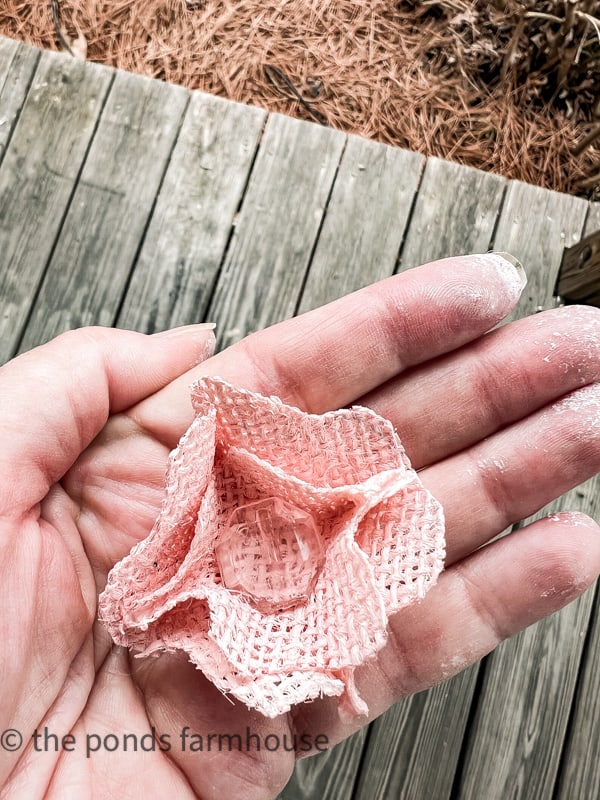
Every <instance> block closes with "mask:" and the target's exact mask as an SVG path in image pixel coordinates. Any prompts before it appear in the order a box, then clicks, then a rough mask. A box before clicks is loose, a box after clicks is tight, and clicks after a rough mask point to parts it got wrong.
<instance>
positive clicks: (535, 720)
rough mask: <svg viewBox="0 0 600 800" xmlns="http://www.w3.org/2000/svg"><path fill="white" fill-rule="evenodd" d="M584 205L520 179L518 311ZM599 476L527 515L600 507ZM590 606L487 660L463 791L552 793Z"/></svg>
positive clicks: (536, 297)
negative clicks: (523, 273)
mask: <svg viewBox="0 0 600 800" xmlns="http://www.w3.org/2000/svg"><path fill="white" fill-rule="evenodd" d="M586 212H587V203H585V201H583V200H580V199H577V198H572V197H568V196H566V195H561V194H557V193H555V192H548V191H544V190H541V189H536V188H534V187H531V186H525V185H524V184H520V183H514V184H511V185H510V187H509V192H508V195H507V201H506V204H505V207H504V210H503V213H502V217H501V220H500V224H499V227H498V233H497V236H496V242H495V247H496V249H501V250H507V251H509V252H512V253H514V255H516V256H517V258H520V259H521V260H522V262H523V264H524V265H525V269H526V270H527V273H528V276H529V284H528V287H526V289H525V292H524V295H523V297H522V298H521V301H520V303H519V306H518V309H517V313H518V315H519V316H524V315H526V314H528V313H532V312H534V311H535V310H536V309H538V308H540V307H544V308H546V307H549V306H551V305H552V304H553V302H552V290H553V287H554V285H555V281H556V275H557V272H558V269H559V267H560V262H561V257H562V246H563V244H564V243H565V241H567V242H571V241H573V240H575V239H579V238H580V236H581V234H582V230H583V227H584V222H585V216H586ZM595 481H596V479H594V481H593V482H590V483H589V485H588V486H587V489H586V488H584V487H579V488H578V489H574V490H573V491H571V492H568V493H567V494H566V495H564V496H563V497H561V498H559V499H558V500H556V501H555V502H554V503H551V504H549V505H548V506H547V507H546V508H544V509H542V510H541V511H540V512H538V514H536V515H535V516H533V517H531V519H529V520H526V521H525V523H528V522H530V521H533V520H534V519H538V518H540V517H542V516H545V515H546V514H548V513H553V512H555V511H558V510H562V509H578V510H582V511H585V512H586V513H591V514H592V515H593V514H594V513H596V512H597V510H598V493H597V484H596V482H595ZM590 608H591V594H590V593H587V594H586V595H585V596H584V597H583V598H581V599H580V600H579V601H577V602H576V603H573V604H571V605H570V606H568V607H567V608H566V609H563V611H561V612H560V613H558V614H554V615H553V616H552V617H550V618H548V619H546V620H544V621H542V622H540V623H538V624H537V625H535V626H533V627H531V628H529V629H527V630H526V631H524V632H523V633H521V634H520V635H519V636H517V637H515V638H513V639H511V640H510V641H508V642H504V643H503V644H502V645H501V646H500V647H499V648H497V650H495V651H494V652H493V653H492V654H491V655H490V656H489V657H488V659H487V660H486V664H485V671H484V675H483V681H482V688H481V693H480V695H479V697H478V698H477V708H476V714H475V717H474V721H473V725H472V726H470V729H469V731H468V733H467V738H466V748H465V753H464V762H463V768H462V771H461V775H460V776H459V781H458V784H457V793H456V797H457V798H465V800H468V798H472V797H476V796H480V795H482V793H483V794H484V795H485V797H486V798H489V800H496V799H497V800H500V798H506V797H507V796H510V797H512V798H515V799H516V798H523V799H524V800H525V799H526V798H527V799H528V798H531V797H536V798H537V797H539V798H546V797H548V798H550V797H552V791H553V787H554V782H555V778H556V772H557V769H558V764H559V757H560V753H561V749H562V745H563V740H564V736H565V731H566V727H567V723H568V719H569V713H570V708H571V704H572V699H573V693H574V689H575V681H576V678H577V672H578V668H579V662H580V658H581V650H582V645H583V636H582V631H583V632H585V630H586V628H587V625H588V619H589V614H590Z"/></svg>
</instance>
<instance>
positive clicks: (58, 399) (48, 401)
mask: <svg viewBox="0 0 600 800" xmlns="http://www.w3.org/2000/svg"><path fill="white" fill-rule="evenodd" d="M213 328H214V325H212V324H201V325H189V326H186V327H183V328H176V329H174V330H172V331H165V332H163V333H160V334H155V335H153V336H147V335H146V334H142V333H135V332H133V331H124V330H115V329H112V328H80V329H78V330H75V331H69V332H68V333H64V334H62V335H61V336H59V337H57V338H56V339H53V340H52V341H51V342H48V344H45V345H42V346H41V347H36V348H35V349H34V350H30V351H29V352H27V353H24V354H23V355H21V356H18V357H17V358H15V359H13V360H12V361H10V362H8V363H7V364H5V365H4V366H2V367H0V442H2V447H1V450H0V475H1V476H3V477H2V484H0V515H4V516H8V517H13V518H14V517H15V516H20V515H21V514H23V513H24V512H26V511H28V510H29V509H30V508H31V507H32V506H34V505H35V504H36V503H39V502H40V501H41V500H42V499H43V498H44V497H45V495H46V494H47V492H48V490H49V488H50V487H51V486H52V484H53V483H55V482H56V481H57V480H59V479H60V478H61V477H62V476H63V475H64V474H65V472H66V471H67V470H68V469H69V468H70V467H71V466H72V464H73V463H74V461H75V460H76V459H77V457H78V456H79V454H80V453H81V452H82V450H84V449H85V448H86V447H87V445H88V444H89V443H90V442H91V441H92V439H94V437H95V436H96V435H97V434H98V433H99V432H100V430H101V429H102V428H103V426H104V425H105V423H106V421H107V419H108V417H109V415H110V414H112V413H116V412H119V411H124V410H125V409H127V408H129V407H130V406H132V405H134V404H135V403H137V402H139V401H140V400H142V399H144V398H145V397H148V396H150V395H152V394H154V392H156V391H158V390H159V389H162V388H163V387H164V386H166V385H167V384H168V383H170V382H171V381H172V380H174V379H175V378H177V377H179V376H180V375H182V374H183V373H184V372H186V371H187V370H189V369H190V368H191V367H192V366H195V365H196V364H198V363H199V362H200V361H203V360H204V359H205V358H207V357H208V356H210V355H211V354H212V351H213V349H214V336H213V334H212V329H213Z"/></svg>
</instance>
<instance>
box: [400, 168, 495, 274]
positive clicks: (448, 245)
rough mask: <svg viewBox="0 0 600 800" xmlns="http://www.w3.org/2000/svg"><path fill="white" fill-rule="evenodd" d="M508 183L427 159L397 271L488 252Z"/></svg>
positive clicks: (476, 171)
mask: <svg viewBox="0 0 600 800" xmlns="http://www.w3.org/2000/svg"><path fill="white" fill-rule="evenodd" d="M506 183H507V182H506V180H505V179H504V178H501V177H499V176H497V175H491V174H488V173H486V172H482V171H481V170H477V169H470V168H468V167H462V166H460V165H459V164H453V163H450V162H448V161H442V160H441V159H439V158H430V159H429V160H428V161H427V166H426V167H425V174H424V175H423V181H422V183H421V186H420V188H419V194H418V196H417V202H416V204H415V210H414V213H413V215H412V219H411V224H410V227H409V229H408V235H407V237H406V242H405V243H404V247H403V248H402V257H401V261H400V264H401V267H402V269H408V268H410V267H416V266H418V265H419V264H425V263H427V262H428V261H434V260H435V259H437V258H444V257H446V256H458V255H464V254H465V253H482V252H483V253H485V252H486V251H487V250H489V247H490V243H491V241H492V235H493V232H494V225H495V222H496V219H497V217H498V208H499V206H500V203H501V202H502V197H503V195H504V191H505V188H506Z"/></svg>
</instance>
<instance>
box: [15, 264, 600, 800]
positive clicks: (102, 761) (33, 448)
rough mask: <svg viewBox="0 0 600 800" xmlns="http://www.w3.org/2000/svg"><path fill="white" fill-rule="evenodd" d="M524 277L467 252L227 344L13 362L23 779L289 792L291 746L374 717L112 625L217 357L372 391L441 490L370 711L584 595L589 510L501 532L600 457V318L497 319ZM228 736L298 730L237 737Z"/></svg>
mask: <svg viewBox="0 0 600 800" xmlns="http://www.w3.org/2000/svg"><path fill="white" fill-rule="evenodd" d="M518 294H519V282H518V274H517V272H516V270H515V269H514V267H512V265H510V264H509V263H508V262H505V261H503V260H502V259H500V258H498V257H496V256H488V257H470V258H469V257H465V258H460V259H450V260H446V261H443V262H436V263H434V264H430V265H427V266H425V267H421V268H419V269H416V270H411V271H409V272H407V273H404V274H402V275H399V276H395V277H393V278H390V279H388V280H386V281H383V282H381V283H379V284H376V285H374V286H372V287H368V288H367V289H364V290H362V291H361V292H357V293H355V294H353V295H350V296H348V297H346V298H344V299H342V300H339V301H336V302H335V303H332V304H330V305H329V306H325V307H324V308H322V309H318V310H316V311H313V312H310V313H308V314H305V315H303V316H302V317H299V318H297V319H294V320H290V321H288V322H285V323H281V324H280V325H277V326H274V327H273V328H270V329H268V330H266V331H263V332H260V333H257V334H253V335H252V336H250V337H248V338H246V339H245V340H243V341H242V342H240V343H238V344H236V345H234V346H233V347H231V348H229V349H228V350H225V351H223V352H222V353H220V354H218V355H216V356H213V357H212V358H208V359H207V360H203V359H204V358H205V356H206V355H208V349H209V347H210V339H211V334H210V333H209V332H208V331H206V330H205V329H203V328H202V327H201V326H191V327H190V328H186V329H181V330H178V331H175V332H170V333H169V334H166V335H157V336H151V337H148V336H144V335H142V334H136V333H131V332H125V331H111V330H108V329H82V330H80V331H77V332H73V333H69V334H65V335H63V336H62V337H59V338H58V339H56V340H54V341H53V342H51V343H49V344H48V345H44V346H43V347H41V348H38V349H36V350H34V351H31V352H30V353H27V354H25V355H23V356H20V357H19V358H17V359H15V360H14V361H12V362H10V363H9V364H7V365H5V366H4V367H2V369H1V370H0V391H1V398H2V399H1V402H2V405H3V408H2V414H1V416H0V427H1V429H2V431H1V439H2V449H1V451H0V467H1V468H2V469H1V471H0V476H1V478H0V536H1V538H0V543H1V547H2V559H1V560H0V597H1V603H2V609H3V615H2V619H1V621H0V631H1V633H2V642H3V649H2V655H1V662H0V674H1V676H2V681H1V683H0V732H1V731H8V734H6V736H5V739H4V740H3V742H4V744H3V746H4V748H5V749H4V750H3V751H2V752H1V753H0V785H1V786H3V787H4V788H3V794H2V796H6V797H16V798H21V797H23V798H27V800H30V798H36V797H57V798H61V800H63V798H70V797H73V798H81V797H94V798H104V797H106V798H111V797H120V798H137V797H140V798H152V797H157V798H158V797H164V796H166V793H168V794H169V796H174V797H178V798H179V797H181V798H186V797H189V798H196V797H199V798H203V800H212V798H219V800H221V799H222V798H238V797H239V798H248V799H249V800H251V799H253V798H269V797H274V796H275V795H276V794H277V792H278V791H279V790H280V789H281V788H282V786H283V785H284V784H285V783H286V781H287V779H288V778H289V775H290V773H291V771H292V769H293V764H294V759H295V754H294V753H293V752H290V751H289V750H288V749H286V747H284V746H283V743H284V742H286V743H287V744H288V745H289V744H291V743H293V741H294V734H296V743H297V745H298V750H299V751H300V752H299V754H300V755H301V754H302V750H303V749H304V748H303V744H302V743H306V742H309V741H310V742H312V743H314V742H315V741H321V742H324V741H325V740H327V741H328V743H329V744H330V745H332V744H334V743H335V742H337V741H339V740H341V739H342V738H344V737H345V736H348V735H349V734H350V733H352V732H353V731H354V730H356V729H357V728H358V727H360V726H361V725H364V724H365V723H366V719H365V718H364V717H357V718H355V719H352V720H347V719H344V718H342V717H341V716H340V715H339V714H338V713H337V709H336V705H337V701H336V700H334V699H330V698H329V699H323V700H318V701H315V702H313V703H310V704H305V705H303V706H300V707H297V708H294V709H293V710H292V712H291V713H290V714H286V715H283V716H281V717H279V718H277V719H274V720H271V719H267V718H265V717H262V716H261V715H260V714H259V713H257V712H254V711H249V710H248V709H247V708H245V706H243V705H242V704H240V703H239V702H237V701H236V702H232V701H231V699H230V698H226V697H224V696H223V695H221V694H220V693H219V692H218V691H217V690H216V689H215V687H214V686H213V685H212V684H211V683H210V682H209V681H207V680H206V679H205V678H204V676H203V675H202V673H201V672H199V671H198V670H196V669H195V668H194V667H193V666H192V665H191V664H190V663H189V662H188V661H187V658H186V657H185V656H182V655H181V654H177V653H166V654H163V655H161V656H159V657H157V658H139V659H138V658H135V657H132V656H131V655H130V654H129V653H128V652H127V651H125V650H124V649H123V648H117V647H113V646H112V645H111V642H110V640H109V638H108V636H107V634H106V632H105V631H104V629H103V628H102V626H101V625H100V624H99V623H97V622H95V621H94V620H95V615H96V603H97V597H98V593H99V592H100V591H101V590H102V589H103V587H104V584H105V582H106V577H107V574H108V572H109V570H110V568H111V567H112V566H113V564H114V563H115V562H116V561H118V560H119V559H120V558H122V557H123V556H124V555H126V554H127V553H128V552H129V550H130V549H131V547H132V546H133V545H134V544H135V543H136V542H138V541H140V540H141V539H143V538H144V537H145V536H146V535H147V534H148V532H149V530H150V528H151V527H152V523H153V521H154V519H155V518H156V515H157V513H158V510H159V508H160V504H161V500H162V493H163V482H164V474H165V467H166V463H167V458H168V453H169V451H170V450H171V449H172V448H173V447H174V446H175V445H176V444H177V441H178V439H179V437H180V436H181V434H182V433H183V432H184V431H185V429H186V428H187V426H188V425H189V423H190V422H191V418H192V411H191V406H190V402H189V385H190V384H191V382H192V381H193V379H194V377H196V376H198V375H200V374H212V375H218V376H220V377H222V378H224V379H226V380H228V381H229V382H231V383H234V384H237V385H239V386H243V387H246V388H249V389H252V390H255V391H258V392H261V393H263V394H268V395H270V394H276V395H278V396H279V397H281V398H282V399H283V400H284V401H285V402H287V403H290V404H292V405H297V406H299V407H301V408H302V409H304V410H306V411H311V412H315V413H321V412H324V411H327V410H330V409H334V408H339V407H343V406H346V405H348V404H356V403H360V404H363V405H367V406H370V407H371V408H373V409H374V410H376V411H377V412H379V413H380V414H381V415H383V416H385V417H387V418H389V419H390V420H391V421H392V422H393V423H394V425H395V426H396V429H397V430H398V433H399V434H400V437H401V439H402V441H403V443H404V446H405V448H406V450H407V453H408V455H409V457H410V459H411V461H412V463H413V466H414V467H415V468H416V469H418V470H420V477H421V479H422V481H423V483H424V484H425V485H426V486H427V488H429V489H430V490H431V491H432V492H433V493H434V495H435V496H436V497H437V498H438V499H439V500H440V501H441V503H442V505H443V507H444V511H445V516H446V524H447V531H446V535H447V551H448V552H447V561H446V570H445V572H444V573H443V574H442V576H441V578H440V580H439V581H438V584H437V585H436V586H435V587H434V588H433V589H432V590H431V591H430V592H429V594H428V595H427V596H426V598H425V600H424V601H422V602H421V603H418V604H416V605H413V606H410V607H409V608H407V609H405V610H403V611H402V612H400V613H399V614H397V615H395V616H394V617H392V619H391V621H390V636H389V640H388V644H387V645H386V647H385V648H384V649H383V650H382V651H381V652H380V654H379V656H378V658H377V659H376V660H374V661H373V662H372V663H369V664H367V665H365V666H364V667H363V668H361V669H359V670H358V672H357V685H358V689H359V691H360V694H361V696H362V697H363V698H364V699H365V700H366V701H367V703H368V705H369V709H370V711H371V714H372V716H376V715H378V714H380V713H381V712H382V711H384V710H385V709H386V708H387V707H388V706H389V705H391V704H392V703H393V702H394V701H395V700H397V699H398V698H399V697H401V696H403V695H407V694H410V693H412V692H415V691H419V690H421V689H423V688H426V687H428V686H431V685H433V684H435V683H437V682H439V681H441V680H444V679H445V678H448V677H450V676H451V675H453V674H455V673H456V672H458V671H460V670H461V669H463V668H464V667H466V666H467V665H468V664H470V663H472V662H474V661H476V660H477V659H479V658H481V657H482V656H483V655H484V654H485V653H487V652H489V651H490V650H491V649H492V648H493V647H495V646H496V644H497V643H498V642H499V641H501V640H502V639H503V638H505V637H507V636H510V635H512V634H514V633H516V632H517V631H519V630H521V629H522V628H523V627H525V626H526V625H528V624H531V623H533V622H535V621H536V620H537V619H539V618H541V617H543V616H545V615H547V614H549V613H551V612H553V611H555V610H556V609H558V608H560V607H561V606H563V605H565V604H566V603H568V602H569V601H571V600H572V599H574V598H575V597H577V596H578V595H579V594H581V593H582V592H583V591H584V590H585V589H586V588H587V587H588V586H589V585H590V583H591V582H593V580H594V579H595V578H596V576H597V574H598V572H600V536H599V535H598V534H599V531H598V527H597V526H596V524H595V523H594V522H593V521H592V520H590V519H588V518H587V517H584V516H583V515H580V514H560V515H555V516H553V517H550V518H546V519H544V520H541V521H539V522H536V523H534V524H533V525H530V526H528V527H526V528H523V529H521V530H519V531H518V532H516V533H514V534H513V535H511V536H508V537H503V538H501V539H498V540H497V541H494V542H493V543H492V544H489V545H488V546H486V547H482V545H484V544H486V543H488V542H490V540H492V539H493V538H494V537H495V536H496V535H497V534H498V533H500V532H501V531H502V530H504V529H505V528H506V527H507V526H508V525H510V523H512V522H515V521H518V520H520V519H522V518H524V517H526V516H528V515H529V514H531V513H533V512H534V511H536V510H537V509H538V508H540V507H541V506H543V505H544V504H545V503H547V502H548V501H550V500H551V499H553V498H554V497H556V496H558V495H560V494H562V493H563V492H565V491H567V490H568V489H569V488H571V487H573V486H575V485H577V484H578V483H580V482H581V481H583V480H585V479H586V478H588V477H590V476H591V475H593V474H595V473H596V472H597V471H598V470H600V426H596V423H597V422H598V420H599V419H600V413H599V412H600V391H599V390H598V388H597V387H596V386H595V385H593V384H594V381H596V380H597V379H598V378H599V377H600V358H599V357H600V314H598V312H596V311H595V310H593V309H588V308H571V309H557V310H555V311H549V312H546V313H544V314H540V315H538V316H536V317H534V318H529V319H526V320H523V321H520V322H516V323H512V324H510V325H507V326H505V327H503V328H499V329H497V330H495V331H493V332H492V333H488V334H487V335H484V334H485V333H486V331H489V330H490V329H491V328H493V327H494V326H495V325H496V324H497V323H498V322H499V321H500V320H501V319H502V318H503V317H504V316H505V315H506V314H508V313H509V312H510V310H511V308H512V307H513V306H514V304H515V303H516V301H517V299H518ZM200 361H202V363H201V364H199V365H198V366H196V367H194V365H195V364H198V362H200ZM349 602H351V598H349ZM17 732H18V733H17ZM209 734H213V735H215V738H214V739H213V740H212V746H209V741H208V736H209ZM219 734H221V735H225V736H230V737H233V736H234V735H235V734H239V735H240V737H241V739H242V741H243V742H244V743H245V742H247V741H248V736H249V735H250V734H252V735H254V736H255V737H260V739H261V741H262V742H264V740H265V737H266V736H267V735H271V737H272V738H271V742H273V741H275V739H274V738H273V737H274V736H277V740H278V741H279V742H281V743H282V746H280V747H279V748H277V749H272V750H267V749H265V748H264V746H263V747H261V749H260V751H257V750H256V749H255V748H254V747H250V748H249V749H248V750H247V749H246V748H245V747H242V750H241V751H239V750H238V749H237V748H235V747H234V748H233V749H232V750H231V751H229V749H228V747H227V746H223V747H218V746H217V741H218V740H217V738H216V737H217V736H218V735H219ZM303 735H304V738H302V736H303ZM19 736H20V737H22V738H21V741H19V738H18V737H19ZM317 736H320V737H321V738H320V740H317V739H316V737H317ZM182 737H183V738H182ZM200 737H202V739H201V738H200ZM284 737H285V738H284ZM200 741H202V750H198V746H199V742H200ZM227 741H228V740H227V739H225V740H224V742H225V743H226V742H227ZM251 741H252V742H256V738H254V739H252V740H251Z"/></svg>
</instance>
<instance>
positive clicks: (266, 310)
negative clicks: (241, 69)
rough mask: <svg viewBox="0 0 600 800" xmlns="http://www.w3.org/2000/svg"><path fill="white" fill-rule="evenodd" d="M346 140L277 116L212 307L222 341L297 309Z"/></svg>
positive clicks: (260, 153) (268, 128) (271, 120)
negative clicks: (218, 324)
mask: <svg viewBox="0 0 600 800" xmlns="http://www.w3.org/2000/svg"><path fill="white" fill-rule="evenodd" d="M345 141H346V137H345V136H344V134H342V133H340V132H339V131H332V130H330V129H329V128H323V127H321V126H319V125H315V124H313V123H311V122H302V121H299V120H295V119H292V118H290V117H284V116H282V115H280V114H272V115H270V116H269V119H268V121H267V125H266V127H265V132H264V134H263V138H262V141H261V145H260V148H259V151H258V155H257V158H256V162H255V165H254V168H253V170H252V175H251V176H250V182H249V185H248V189H247V191H246V194H245V196H244V200H243V203H242V207H241V210H240V212H239V218H238V220H237V224H236V227H235V232H234V234H233V237H232V240H231V243H230V247H229V250H228V252H227V256H226V258H225V263H224V265H223V269H222V271H221V274H220V276H219V280H218V283H217V288H216V292H215V296H214V299H213V301H212V302H211V304H210V309H209V312H208V317H209V318H210V319H211V320H219V322H220V331H219V330H217V334H218V336H217V339H218V343H219V345H220V346H221V347H223V346H226V345H229V344H231V343H232V342H234V341H236V340H238V339H241V338H242V337H243V336H245V335H246V334H247V333H250V332H251V331H254V330H259V329H261V328H264V327H265V326H266V325H269V324H272V323H273V322H276V321H277V320H281V319H286V318H287V317H290V316H292V315H293V313H294V310H295V308H296V304H297V302H298V295H299V292H300V290H301V287H302V283H303V281H304V277H305V275H306V271H307V269H308V266H309V263H310V259H311V255H312V251H313V248H314V245H315V242H316V239H317V236H318V233H319V228H320V225H321V220H322V217H323V212H324V209H325V207H326V205H327V200H328V197H329V193H330V191H331V187H332V185H333V181H334V178H335V174H336V170H337V167H338V164H339V162H340V158H341V155H342V150H343V147H344V144H345Z"/></svg>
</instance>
